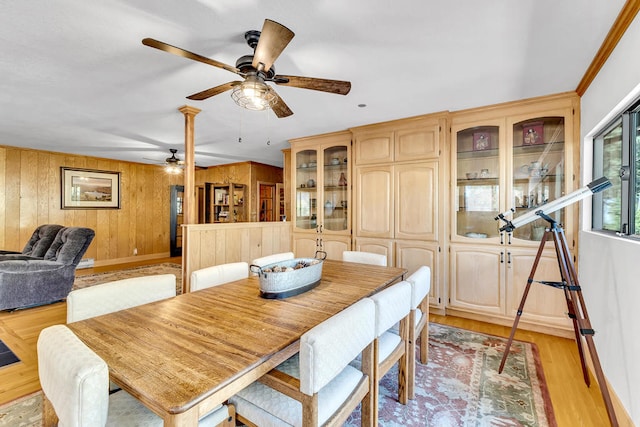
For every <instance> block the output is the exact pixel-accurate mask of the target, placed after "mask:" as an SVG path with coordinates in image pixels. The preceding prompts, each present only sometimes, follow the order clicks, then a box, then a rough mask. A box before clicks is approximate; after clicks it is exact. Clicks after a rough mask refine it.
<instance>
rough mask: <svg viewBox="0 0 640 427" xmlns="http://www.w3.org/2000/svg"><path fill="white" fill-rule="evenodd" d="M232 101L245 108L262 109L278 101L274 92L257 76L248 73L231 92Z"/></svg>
mask: <svg viewBox="0 0 640 427" xmlns="http://www.w3.org/2000/svg"><path fill="white" fill-rule="evenodd" d="M231 98H232V99H233V101H234V102H235V103H236V104H238V105H239V106H241V107H242V108H246V109H247V110H253V111H262V110H266V109H268V108H271V107H273V106H274V105H275V104H276V102H278V97H277V95H276V94H275V92H274V91H273V90H272V89H271V87H269V85H267V84H266V83H265V82H264V81H263V80H262V79H261V78H260V77H259V76H257V75H249V76H247V78H246V80H245V81H243V82H242V83H240V84H238V85H236V86H235V87H234V88H233V91H232V92H231Z"/></svg>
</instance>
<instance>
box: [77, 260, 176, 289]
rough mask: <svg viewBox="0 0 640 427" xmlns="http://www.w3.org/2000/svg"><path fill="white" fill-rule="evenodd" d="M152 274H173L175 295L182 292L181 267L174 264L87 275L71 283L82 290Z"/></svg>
mask: <svg viewBox="0 0 640 427" xmlns="http://www.w3.org/2000/svg"><path fill="white" fill-rule="evenodd" d="M153 274H173V275H174V276H176V293H178V294H179V293H181V292H182V266H181V265H180V264H175V263H170V262H166V263H162V264H154V265H144V266H141V267H133V268H127V269H124V270H117V271H109V272H106V273H96V274H88V275H85V276H76V280H75V281H74V282H73V289H82V288H86V287H89V286H93V285H98V284H100V283H106V282H112V281H114V280H121V279H130V278H132V277H140V276H150V275H153Z"/></svg>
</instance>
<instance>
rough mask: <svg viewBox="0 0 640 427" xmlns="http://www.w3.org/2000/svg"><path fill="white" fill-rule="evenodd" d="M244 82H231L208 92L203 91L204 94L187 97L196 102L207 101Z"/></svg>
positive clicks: (199, 93)
mask: <svg viewBox="0 0 640 427" xmlns="http://www.w3.org/2000/svg"><path fill="white" fill-rule="evenodd" d="M240 83H242V82H240V81H237V80H235V81H233V82H229V83H224V84H221V85H219V86H216V87H212V88H210V89H207V90H203V91H202V92H198V93H194V94H193V95H189V96H187V98H188V99H193V100H194V101H202V100H205V99H207V98H211V97H212V96H214V95H219V94H221V93H222V92H226V91H228V90H230V89H232V88H233V87H234V86H235V85H238V84H240Z"/></svg>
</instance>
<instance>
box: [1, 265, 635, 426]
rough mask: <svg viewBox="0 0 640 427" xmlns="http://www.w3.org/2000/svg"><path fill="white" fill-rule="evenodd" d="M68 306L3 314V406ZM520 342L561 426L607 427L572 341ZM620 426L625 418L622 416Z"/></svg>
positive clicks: (520, 335)
mask: <svg viewBox="0 0 640 427" xmlns="http://www.w3.org/2000/svg"><path fill="white" fill-rule="evenodd" d="M160 262H177V263H180V258H171V259H161V260H156V261H153V262H148V261H147V262H144V263H131V264H120V265H117V266H109V267H99V268H92V269H85V270H79V271H78V275H85V274H91V273H98V272H103V271H111V270H119V269H124V268H129V267H133V266H137V265H142V264H152V263H160ZM65 320H66V303H64V302H61V303H56V304H51V305H47V306H43V307H37V308H32V309H28V310H18V311H15V312H0V339H1V340H3V341H4V342H5V343H6V344H7V345H8V346H9V348H11V349H12V350H13V351H14V352H15V353H16V354H17V355H18V357H19V358H20V359H21V362H20V363H16V364H14V365H10V366H7V367H5V368H0V404H3V403H6V402H9V401H11V400H14V399H16V398H19V397H21V396H25V395H27V394H30V393H33V392H35V391H37V390H39V389H40V384H39V381H38V369H37V357H36V341H37V338H38V334H39V333H40V330H41V329H43V328H45V327H47V326H50V325H54V324H59V323H65ZM430 320H431V321H432V322H437V323H442V324H448V325H452V326H457V327H461V328H465V329H469V330H473V331H477V332H483V333H488V334H493V335H498V336H504V337H508V335H509V332H510V328H509V327H505V326H499V325H493V324H488V323H483V322H478V321H475V320H468V319H461V318H458V317H452V316H439V315H435V314H432V315H431V316H430ZM516 339H518V340H522V341H530V342H534V343H535V344H536V345H537V346H538V349H539V352H540V357H541V359H542V364H543V369H544V374H545V377H546V380H547V385H548V388H549V393H550V395H551V400H552V403H553V409H554V412H555V415H556V420H557V422H558V426H560V427H578V426H585V427H591V426H593V427H600V426H606V425H609V421H608V418H607V413H606V409H605V406H604V403H603V400H602V396H601V394H600V389H599V387H598V386H597V383H596V382H595V379H592V385H591V387H587V386H586V385H585V383H584V380H583V379H582V371H581V369H580V359H579V356H578V351H577V348H576V345H575V342H574V341H573V340H569V339H565V338H558V337H554V336H550V335H545V334H540V333H535V332H529V331H524V330H518V331H517V333H516ZM618 419H619V421H622V422H621V425H631V424H629V423H628V422H625V421H624V420H626V419H627V418H626V416H621V415H618Z"/></svg>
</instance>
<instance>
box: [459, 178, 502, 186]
mask: <svg viewBox="0 0 640 427" xmlns="http://www.w3.org/2000/svg"><path fill="white" fill-rule="evenodd" d="M458 185H498V178H474V179H466V178H460V179H458Z"/></svg>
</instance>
